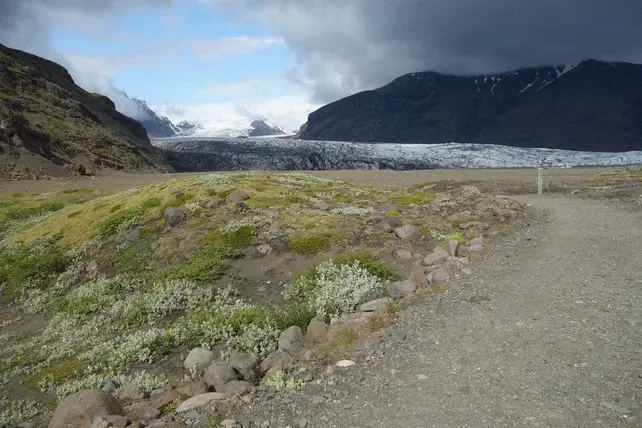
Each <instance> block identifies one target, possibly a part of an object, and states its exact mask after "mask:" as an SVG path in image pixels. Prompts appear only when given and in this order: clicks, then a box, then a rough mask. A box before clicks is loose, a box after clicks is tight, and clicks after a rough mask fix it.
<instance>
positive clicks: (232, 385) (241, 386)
mask: <svg viewBox="0 0 642 428" xmlns="http://www.w3.org/2000/svg"><path fill="white" fill-rule="evenodd" d="M251 387H252V385H250V384H249V383H248V382H246V381H244V380H233V381H231V382H228V383H226V384H225V385H223V387H222V388H221V390H220V391H219V392H222V393H224V394H227V395H229V396H235V395H243V394H245V393H247V392H248V391H249V390H250V388H251Z"/></svg>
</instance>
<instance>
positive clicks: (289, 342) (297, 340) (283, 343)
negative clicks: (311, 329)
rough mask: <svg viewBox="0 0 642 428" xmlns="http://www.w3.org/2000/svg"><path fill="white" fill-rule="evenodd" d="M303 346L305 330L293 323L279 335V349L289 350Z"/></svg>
mask: <svg viewBox="0 0 642 428" xmlns="http://www.w3.org/2000/svg"><path fill="white" fill-rule="evenodd" d="M302 346H303V330H301V327H299V326H296V325H293V326H292V327H289V328H287V329H286V330H283V331H282V332H281V335H280V336H279V349H281V350H283V351H289V350H291V349H297V348H300V347H302Z"/></svg>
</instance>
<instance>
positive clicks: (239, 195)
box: [225, 189, 250, 203]
mask: <svg viewBox="0 0 642 428" xmlns="http://www.w3.org/2000/svg"><path fill="white" fill-rule="evenodd" d="M247 199H250V195H248V194H247V192H245V191H244V190H239V189H237V190H235V191H233V192H232V193H230V194H229V195H227V197H226V198H225V202H228V203H230V202H241V201H245V200H247Z"/></svg>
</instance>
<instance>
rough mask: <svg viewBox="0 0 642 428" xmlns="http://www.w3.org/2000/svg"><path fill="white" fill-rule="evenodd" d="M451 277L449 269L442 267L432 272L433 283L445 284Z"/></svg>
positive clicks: (431, 279)
mask: <svg viewBox="0 0 642 428" xmlns="http://www.w3.org/2000/svg"><path fill="white" fill-rule="evenodd" d="M449 278H450V275H448V271H447V270H446V269H442V268H440V269H437V270H435V271H433V272H431V273H430V283H431V284H443V283H444V282H446V281H448V279H449Z"/></svg>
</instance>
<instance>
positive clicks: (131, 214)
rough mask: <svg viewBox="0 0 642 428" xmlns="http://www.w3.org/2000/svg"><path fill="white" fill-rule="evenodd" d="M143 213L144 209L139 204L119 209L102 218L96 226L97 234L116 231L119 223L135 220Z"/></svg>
mask: <svg viewBox="0 0 642 428" xmlns="http://www.w3.org/2000/svg"><path fill="white" fill-rule="evenodd" d="M116 206H118V205H116ZM112 210H113V209H112ZM143 215H145V209H144V208H143V207H140V206H139V207H133V208H126V209H120V210H118V211H116V212H115V213H114V214H112V215H110V216H109V217H107V218H106V219H105V220H103V221H102V223H100V225H99V226H98V234H99V235H101V236H110V235H113V234H114V233H116V232H117V231H118V228H119V227H120V225H122V224H125V223H127V222H130V221H135V220H136V219H139V218H141V217H142V216H143Z"/></svg>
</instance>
